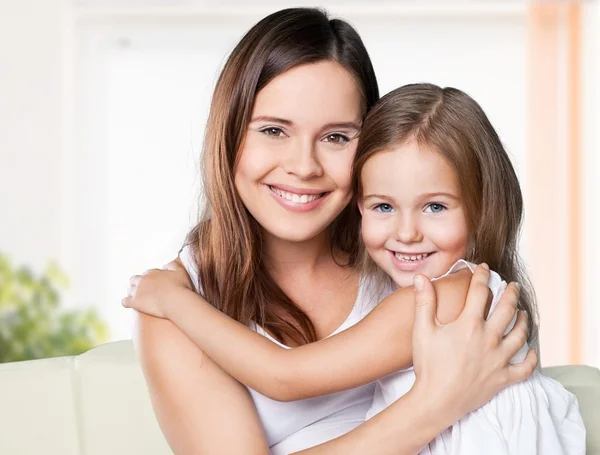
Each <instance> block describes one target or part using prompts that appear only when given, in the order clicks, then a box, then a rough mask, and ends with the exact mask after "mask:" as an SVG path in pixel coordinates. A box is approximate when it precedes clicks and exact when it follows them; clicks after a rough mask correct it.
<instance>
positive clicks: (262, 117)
mask: <svg viewBox="0 0 600 455" xmlns="http://www.w3.org/2000/svg"><path fill="white" fill-rule="evenodd" d="M254 122H273V123H281V124H283V125H288V126H290V125H293V124H294V122H292V121H291V120H287V119H284V118H281V117H271V116H269V115H259V116H258V117H254V118H253V119H252V120H250V123H254Z"/></svg>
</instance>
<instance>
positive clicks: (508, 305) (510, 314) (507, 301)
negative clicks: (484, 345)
mask: <svg viewBox="0 0 600 455" xmlns="http://www.w3.org/2000/svg"><path fill="white" fill-rule="evenodd" d="M518 302H519V289H518V286H517V284H516V283H510V284H509V285H508V286H507V287H506V290H505V291H504V294H502V297H501V298H500V301H499V302H498V305H497V306H496V308H495V309H494V311H493V313H492V314H491V315H490V317H489V319H488V320H487V322H486V326H487V327H489V328H490V329H491V330H493V332H494V333H495V334H496V337H497V339H498V340H501V339H502V338H503V337H504V333H505V332H506V329H508V326H509V325H510V323H511V321H512V320H513V318H514V317H515V313H516V311H517V303H518Z"/></svg>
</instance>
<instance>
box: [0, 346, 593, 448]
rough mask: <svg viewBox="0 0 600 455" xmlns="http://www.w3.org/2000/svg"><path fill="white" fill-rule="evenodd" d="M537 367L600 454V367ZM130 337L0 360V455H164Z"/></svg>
mask: <svg viewBox="0 0 600 455" xmlns="http://www.w3.org/2000/svg"><path fill="white" fill-rule="evenodd" d="M544 372H545V373H546V374H548V375H550V376H552V377H554V378H555V379H557V380H559V381H560V382H562V383H563V384H564V385H565V386H566V387H567V388H568V389H569V390H571V391H573V392H574V393H575V394H576V395H577V396H578V398H579V403H580V407H581V410H582V413H583V415H584V419H585V420H586V424H587V428H588V451H587V453H588V455H600V371H599V370H597V369H594V368H590V367H584V366H575V367H555V368H548V369H545V370H544ZM171 453H172V452H171V451H170V450H169V447H168V445H167V443H166V442H165V440H164V438H163V436H162V434H161V432H160V428H159V427H158V424H157V423H156V419H155V417H154V414H153V412H152V407H151V405H150V400H149V397H148V392H147V389H146V385H145V383H144V378H143V376H142V373H141V370H140V367H139V364H138V362H137V359H136V356H135V352H134V350H133V345H132V343H131V342H130V341H119V342H116V343H108V344H105V345H102V346H99V347H97V348H95V349H92V350H90V351H88V352H86V353H84V354H82V355H80V356H77V357H59V358H54V359H43V360H35V361H29V362H17V363H9V364H3V365H1V364H0V455H138V454H139V455H168V454H171Z"/></svg>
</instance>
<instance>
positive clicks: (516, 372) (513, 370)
mask: <svg viewBox="0 0 600 455" xmlns="http://www.w3.org/2000/svg"><path fill="white" fill-rule="evenodd" d="M537 364H538V355H537V352H535V349H530V350H529V352H527V357H525V360H523V362H520V363H513V364H510V365H509V366H508V376H507V378H506V384H505V387H508V386H510V385H513V384H516V383H517V382H521V381H524V380H525V379H527V378H528V377H529V376H531V375H532V374H533V371H534V370H535V368H536V367H537Z"/></svg>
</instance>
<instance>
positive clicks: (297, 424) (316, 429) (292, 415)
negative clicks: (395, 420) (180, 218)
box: [179, 247, 378, 455]
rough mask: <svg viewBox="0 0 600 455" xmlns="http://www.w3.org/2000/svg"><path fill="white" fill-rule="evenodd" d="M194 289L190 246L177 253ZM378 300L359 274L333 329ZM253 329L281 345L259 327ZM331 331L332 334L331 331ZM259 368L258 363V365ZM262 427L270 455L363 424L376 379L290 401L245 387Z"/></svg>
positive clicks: (347, 324)
mask: <svg viewBox="0 0 600 455" xmlns="http://www.w3.org/2000/svg"><path fill="white" fill-rule="evenodd" d="M179 257H180V259H181V261H182V262H183V264H184V266H185V268H186V270H187V272H188V273H189V275H190V277H191V279H192V281H193V283H194V286H195V287H196V291H198V292H199V291H200V283H199V282H198V269H197V265H196V263H195V261H194V258H193V256H192V254H191V249H190V248H189V247H184V248H183V249H182V251H181V252H180V255H179ZM377 303H378V293H377V289H376V285H375V283H374V282H373V281H372V280H369V279H365V278H361V280H360V284H359V290H358V296H357V299H356V302H355V303H354V307H353V309H352V311H351V312H350V314H349V316H348V318H347V319H346V320H345V321H344V322H343V323H342V325H341V326H340V327H338V329H337V330H336V331H335V332H334V333H338V332H341V331H342V330H345V329H347V328H349V327H351V326H353V325H354V324H356V323H357V322H358V321H360V320H361V319H362V318H364V317H365V316H366V315H367V314H368V313H369V312H370V311H371V310H372V309H373V308H374V307H375V305H376V304H377ZM251 328H253V329H254V330H255V331H256V332H258V333H260V334H261V335H263V336H264V337H266V338H268V339H269V340H271V341H272V342H273V343H276V344H278V345H280V346H282V347H285V348H288V349H289V347H288V346H285V345H283V344H281V343H279V342H278V341H277V340H275V339H273V338H272V337H271V336H270V335H269V334H268V333H266V332H265V331H264V330H263V329H262V328H261V327H259V326H256V325H255V324H253V325H252V326H251ZM332 335H333V334H332ZM257 368H260V365H257ZM248 390H249V391H250V395H251V396H252V399H253V400H254V405H255V407H256V410H257V412H258V416H259V418H260V421H261V423H262V427H263V429H264V431H265V435H266V439H267V442H268V444H269V447H270V450H271V454H272V455H284V454H285V455H287V454H289V453H292V452H296V451H300V450H303V449H306V448H309V447H313V446H316V445H318V444H322V443H323V442H326V441H329V440H331V439H334V438H337V437H339V436H341V435H343V434H345V433H347V432H349V431H351V430H353V429H354V428H356V427H357V426H358V425H360V424H362V423H363V422H364V421H365V416H366V413H367V411H368V410H369V408H370V407H371V405H372V402H373V393H374V391H375V383H371V384H367V385H365V386H362V387H357V388H355V389H352V390H348V391H344V392H338V393H334V394H330V395H325V396H322V397H316V398H310V399H306V400H298V401H291V402H280V401H275V400H271V399H270V398H268V397H266V396H264V395H261V394H260V393H258V392H256V391H255V390H253V389H251V388H248Z"/></svg>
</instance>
